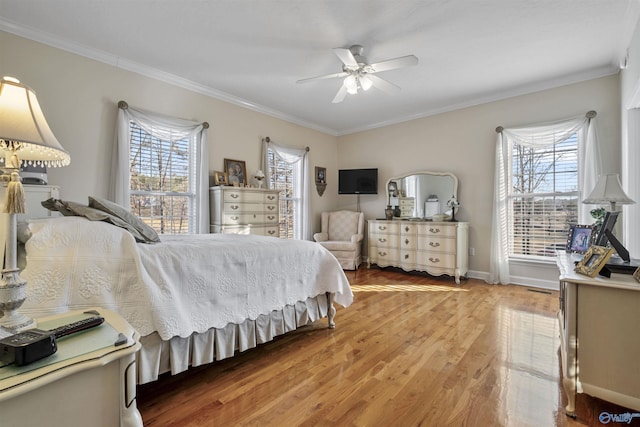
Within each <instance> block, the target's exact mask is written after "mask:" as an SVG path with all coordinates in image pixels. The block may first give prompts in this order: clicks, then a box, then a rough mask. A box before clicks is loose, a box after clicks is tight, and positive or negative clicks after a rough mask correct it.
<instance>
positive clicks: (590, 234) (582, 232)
mask: <svg viewBox="0 0 640 427" xmlns="http://www.w3.org/2000/svg"><path fill="white" fill-rule="evenodd" d="M597 231H598V226H597V225H578V224H572V225H571V226H570V227H569V232H568V233H567V246H566V251H567V252H569V253H578V254H583V253H585V252H586V251H587V250H588V249H589V247H590V246H591V243H592V242H593V241H594V240H595V237H596V233H597Z"/></svg>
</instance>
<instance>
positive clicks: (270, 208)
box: [267, 205, 276, 211]
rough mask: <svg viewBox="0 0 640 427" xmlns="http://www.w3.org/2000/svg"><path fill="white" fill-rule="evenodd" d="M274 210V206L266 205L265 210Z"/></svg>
mask: <svg viewBox="0 0 640 427" xmlns="http://www.w3.org/2000/svg"><path fill="white" fill-rule="evenodd" d="M275 208H276V207H275V206H273V205H268V206H267V209H269V210H270V211H272V210H274V209H275Z"/></svg>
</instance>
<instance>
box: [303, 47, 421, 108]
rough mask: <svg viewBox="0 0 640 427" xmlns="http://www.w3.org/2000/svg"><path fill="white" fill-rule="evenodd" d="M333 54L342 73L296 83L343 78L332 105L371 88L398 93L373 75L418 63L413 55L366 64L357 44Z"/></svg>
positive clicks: (360, 48) (389, 83)
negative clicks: (340, 63)
mask: <svg viewBox="0 0 640 427" xmlns="http://www.w3.org/2000/svg"><path fill="white" fill-rule="evenodd" d="M333 52H334V53H335V54H336V55H337V56H338V58H340V61H342V72H340V73H334V74H326V75H323V76H318V77H310V78H308V79H302V80H298V81H297V82H296V83H307V82H311V81H315V80H325V79H333V78H342V77H344V80H343V82H342V86H340V89H338V93H337V94H336V96H335V97H334V98H333V101H332V102H333V103H334V104H335V103H338V102H342V101H343V100H344V98H345V97H346V96H347V94H348V93H349V94H356V93H358V90H359V89H362V90H365V91H366V90H369V89H370V88H371V87H372V86H373V87H376V88H377V89H380V90H382V91H383V92H386V93H390V94H393V93H397V92H399V91H400V87H399V86H396V85H394V84H393V83H391V82H388V81H387V80H384V79H382V78H380V77H378V76H376V75H375V74H376V73H379V72H382V71H389V70H395V69H397V68H404V67H409V66H412V65H416V64H417V63H418V58H417V57H416V56H415V55H407V56H401V57H399V58H394V59H388V60H386V61H381V62H376V63H374V64H368V63H367V59H366V58H365V57H364V56H363V55H362V54H363V52H364V48H363V47H362V46H360V45H359V44H356V45H353V46H351V47H350V48H348V49H344V48H335V49H333Z"/></svg>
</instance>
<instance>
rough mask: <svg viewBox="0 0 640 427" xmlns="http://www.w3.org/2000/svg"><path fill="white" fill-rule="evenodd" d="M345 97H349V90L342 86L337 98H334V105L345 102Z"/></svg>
mask: <svg viewBox="0 0 640 427" xmlns="http://www.w3.org/2000/svg"><path fill="white" fill-rule="evenodd" d="M345 96H347V88H346V87H344V85H340V89H338V93H336V96H335V97H334V98H333V101H331V102H332V103H334V104H337V103H339V102H342V101H344V97H345Z"/></svg>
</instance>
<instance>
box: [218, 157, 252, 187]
mask: <svg viewBox="0 0 640 427" xmlns="http://www.w3.org/2000/svg"><path fill="white" fill-rule="evenodd" d="M224 171H225V172H226V173H227V182H228V184H229V185H233V186H234V187H244V185H245V184H247V183H248V181H247V165H246V164H245V162H244V160H231V159H224Z"/></svg>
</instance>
